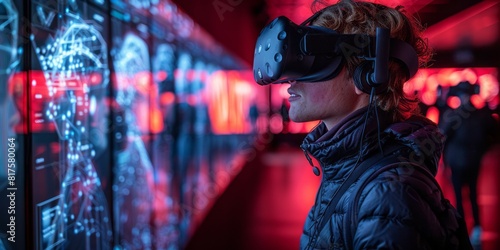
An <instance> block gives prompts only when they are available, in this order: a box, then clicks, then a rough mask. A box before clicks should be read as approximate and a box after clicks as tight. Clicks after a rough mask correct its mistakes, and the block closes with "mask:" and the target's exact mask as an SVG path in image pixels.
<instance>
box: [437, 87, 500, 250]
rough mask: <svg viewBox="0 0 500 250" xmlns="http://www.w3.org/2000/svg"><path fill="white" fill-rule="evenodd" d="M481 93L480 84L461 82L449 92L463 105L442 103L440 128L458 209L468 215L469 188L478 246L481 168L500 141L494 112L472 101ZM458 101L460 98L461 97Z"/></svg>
mask: <svg viewBox="0 0 500 250" xmlns="http://www.w3.org/2000/svg"><path fill="white" fill-rule="evenodd" d="M475 94H479V85H477V84H471V83H469V82H466V81H464V82H460V83H459V84H458V85H456V86H452V87H450V88H449V89H448V91H447V93H446V94H445V98H444V100H447V99H448V98H459V100H460V106H458V107H457V108H456V109H453V108H451V107H449V106H446V105H444V103H445V102H442V103H443V105H440V106H441V107H442V112H441V114H442V116H441V119H440V121H441V122H440V124H439V125H440V128H441V129H442V131H443V134H444V135H445V136H446V143H445V147H444V151H443V161H444V164H445V166H447V167H449V168H450V169H451V179H452V183H453V189H454V191H455V196H456V202H457V204H456V207H457V210H458V212H459V213H460V214H461V215H462V216H464V207H463V198H462V188H463V187H464V186H467V187H468V188H469V199H470V203H471V206H472V216H473V218H474V227H473V229H472V231H471V235H470V236H471V243H472V244H473V246H474V248H475V249H480V246H481V223H480V218H479V207H478V201H477V181H478V176H479V172H480V169H481V160H482V159H483V156H484V154H485V153H486V152H487V151H488V150H489V149H490V148H491V146H492V145H493V144H494V143H495V142H498V133H499V132H498V124H497V122H496V120H495V119H494V118H493V116H492V114H493V112H492V111H491V110H490V109H488V108H487V107H484V108H477V107H475V106H474V105H473V104H472V102H471V96H473V95H475ZM457 100H458V99H457Z"/></svg>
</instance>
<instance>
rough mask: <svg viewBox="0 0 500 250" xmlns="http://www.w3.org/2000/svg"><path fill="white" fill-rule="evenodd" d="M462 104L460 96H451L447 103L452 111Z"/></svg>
mask: <svg viewBox="0 0 500 250" xmlns="http://www.w3.org/2000/svg"><path fill="white" fill-rule="evenodd" d="M460 103H461V102H460V98H459V97H458V96H451V97H449V98H448V101H447V104H448V106H449V107H450V108H452V109H456V108H458V107H460Z"/></svg>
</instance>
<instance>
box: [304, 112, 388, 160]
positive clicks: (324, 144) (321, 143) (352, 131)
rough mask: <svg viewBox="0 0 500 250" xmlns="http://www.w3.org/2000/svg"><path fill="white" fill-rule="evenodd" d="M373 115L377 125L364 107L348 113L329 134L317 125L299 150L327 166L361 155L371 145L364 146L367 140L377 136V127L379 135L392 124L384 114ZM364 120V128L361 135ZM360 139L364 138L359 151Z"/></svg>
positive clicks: (323, 125)
mask: <svg viewBox="0 0 500 250" xmlns="http://www.w3.org/2000/svg"><path fill="white" fill-rule="evenodd" d="M367 112H368V113H367ZM377 113H378V118H379V119H378V122H379V124H377V119H376V117H375V109H374V108H372V109H370V110H368V107H364V108H361V109H358V110H356V111H354V112H352V113H351V114H349V115H348V116H346V117H345V118H344V119H342V120H341V121H340V122H339V123H338V124H337V125H335V126H334V127H333V128H331V129H330V130H328V129H327V128H326V125H325V124H324V123H320V125H318V126H317V127H316V128H315V129H314V130H313V131H311V133H309V134H308V135H307V136H306V138H305V139H304V141H303V143H302V145H301V147H302V149H303V150H305V151H307V152H308V153H309V154H311V155H312V156H313V157H314V158H316V159H317V160H318V161H319V162H321V163H331V162H334V161H337V160H340V159H342V158H343V157H349V156H352V155H357V154H358V153H361V154H362V155H364V154H366V152H365V151H366V149H367V148H368V147H367V146H368V144H371V143H366V142H368V141H373V139H371V138H373V137H374V136H376V135H377V133H378V129H379V126H380V131H382V130H383V129H385V128H386V127H387V125H388V124H390V122H391V121H392V118H391V115H390V114H389V113H388V112H385V111H382V110H380V109H378V110H377ZM366 115H368V117H366ZM365 120H366V128H365V131H364V133H363V127H364V123H365ZM361 137H363V138H364V139H363V142H364V143H363V146H362V147H360V142H361ZM360 150H361V152H360Z"/></svg>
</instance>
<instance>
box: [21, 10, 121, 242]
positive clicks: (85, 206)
mask: <svg viewBox="0 0 500 250" xmlns="http://www.w3.org/2000/svg"><path fill="white" fill-rule="evenodd" d="M30 39H31V41H32V43H33V46H34V48H35V53H36V56H37V58H38V60H39V62H40V65H41V68H42V70H43V74H44V78H45V81H46V85H47V95H48V96H43V97H40V98H44V99H47V100H48V106H47V109H46V113H45V114H44V115H45V116H46V117H47V119H48V120H49V121H50V122H53V123H54V124H55V128H56V130H57V135H58V138H59V147H60V152H59V153H58V155H59V159H58V162H57V163H54V164H57V167H58V175H59V183H57V184H56V183H54V184H55V185H59V190H60V191H59V195H57V196H55V197H53V198H51V199H48V200H47V201H44V202H41V203H39V204H37V207H38V208H39V209H41V217H40V218H39V220H40V221H38V222H37V223H39V224H40V225H41V226H42V228H41V230H40V231H39V235H37V238H38V239H39V243H38V244H40V245H39V246H38V247H39V248H41V249H61V248H75V247H77V246H76V244H78V248H81V249H111V238H112V231H111V218H110V215H109V212H108V204H107V203H108V202H107V200H106V196H105V194H104V192H103V190H102V187H101V179H100V177H99V175H98V173H97V171H96V167H95V165H94V163H93V161H92V159H93V158H94V157H95V155H96V151H95V147H94V145H93V144H92V143H91V142H90V141H89V131H90V130H91V126H90V122H91V119H92V117H93V116H95V115H96V114H97V115H100V114H101V115H102V113H98V112H97V110H98V108H102V107H97V102H98V100H97V98H98V97H97V96H96V95H95V93H99V92H102V91H104V89H105V88H106V86H107V85H108V81H109V80H108V79H109V69H108V59H107V51H108V49H107V44H106V42H105V41H104V39H103V37H102V35H101V33H100V32H99V31H98V30H97V29H96V28H95V27H94V26H92V25H89V24H87V23H86V22H85V21H84V20H82V19H80V18H78V17H76V18H75V17H73V18H71V19H69V20H68V22H67V24H66V25H65V26H63V27H60V29H59V31H58V32H57V33H56V35H55V37H54V39H53V40H51V41H49V42H48V43H44V44H43V45H40V44H37V40H36V39H35V36H34V35H32V36H31V37H30ZM31 84H33V85H35V84H36V83H35V82H33V83H31ZM94 119H95V120H104V118H103V117H94ZM35 178H36V176H35ZM48 204H54V205H48ZM75 238H79V239H81V240H83V241H84V242H79V243H77V242H74V241H72V239H75ZM72 244H74V245H72Z"/></svg>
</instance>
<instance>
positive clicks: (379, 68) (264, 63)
mask: <svg viewBox="0 0 500 250" xmlns="http://www.w3.org/2000/svg"><path fill="white" fill-rule="evenodd" d="M309 20H311V18H309V19H308V20H306V22H304V23H307V22H309ZM304 23H303V24H304ZM303 24H301V25H297V24H295V23H293V22H292V21H291V20H290V19H288V18H287V17H284V16H280V17H278V18H276V19H274V20H273V21H272V22H271V23H269V24H268V25H267V26H266V27H264V29H263V30H262V31H261V33H260V35H259V37H258V38H257V43H256V45H255V56H254V63H253V73H254V79H255V81H256V82H257V83H258V84H260V85H267V84H271V83H286V82H288V81H307V82H319V81H325V80H329V79H332V78H334V77H336V76H337V75H338V74H339V72H340V71H341V70H342V67H343V63H344V61H345V58H347V57H352V56H355V57H359V58H363V59H365V62H364V63H362V64H361V65H360V67H358V68H357V69H356V70H355V73H354V75H355V82H356V83H357V84H358V83H359V84H361V85H367V88H370V89H371V87H377V86H379V85H382V84H384V83H386V82H387V81H388V64H389V58H392V59H395V60H396V61H398V62H400V63H401V65H402V66H404V67H403V68H404V69H405V70H406V75H407V77H408V79H409V78H411V77H412V76H414V75H415V73H416V72H417V70H418V57H417V54H416V52H415V50H414V49H413V47H412V46H411V45H409V44H408V43H406V42H403V41H401V40H396V39H391V38H390V37H389V30H388V29H383V28H377V31H376V37H372V36H368V35H360V34H339V33H338V32H336V31H334V30H331V29H328V28H325V27H320V26H307V25H303ZM361 90H363V89H361ZM363 91H365V90H363ZM367 91H369V90H367ZM365 92H366V91H365Z"/></svg>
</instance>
